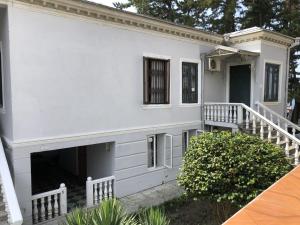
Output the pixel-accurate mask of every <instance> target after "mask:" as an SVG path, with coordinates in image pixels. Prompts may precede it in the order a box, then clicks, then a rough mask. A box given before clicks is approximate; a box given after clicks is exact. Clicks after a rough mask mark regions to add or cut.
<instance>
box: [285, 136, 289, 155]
mask: <svg viewBox="0 0 300 225" xmlns="http://www.w3.org/2000/svg"><path fill="white" fill-rule="evenodd" d="M289 146H290V141H289V139H288V137H285V155H286V156H289Z"/></svg>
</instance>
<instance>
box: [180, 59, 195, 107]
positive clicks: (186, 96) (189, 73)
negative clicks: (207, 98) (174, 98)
mask: <svg viewBox="0 0 300 225" xmlns="http://www.w3.org/2000/svg"><path fill="white" fill-rule="evenodd" d="M182 103H198V64H197V63H186V62H184V63H182Z"/></svg>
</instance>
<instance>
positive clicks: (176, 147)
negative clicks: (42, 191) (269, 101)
mask: <svg viewBox="0 0 300 225" xmlns="http://www.w3.org/2000/svg"><path fill="white" fill-rule="evenodd" d="M200 127H201V122H200V121H194V122H190V123H181V124H180V123H179V124H177V125H172V126H159V127H151V128H148V129H143V130H138V131H134V132H133V131H132V132H129V131H128V132H124V133H119V134H114V135H103V134H99V135H90V136H83V137H71V138H69V139H62V140H60V139H58V140H52V141H49V140H48V141H38V142H31V143H27V144H21V145H15V146H12V147H11V149H10V150H9V151H10V153H9V154H10V155H11V160H12V165H13V171H14V174H13V175H14V182H15V188H16V193H17V197H18V200H19V203H20V207H21V211H22V213H23V216H24V218H25V221H26V223H25V224H30V223H31V207H32V206H31V162H30V154H31V153H34V152H41V151H49V150H56V149H65V148H70V147H75V146H83V145H89V147H91V146H92V148H89V147H88V152H89V151H91V152H92V155H90V157H93V159H92V160H91V158H90V160H91V161H90V162H88V163H90V165H89V168H90V169H91V168H93V169H92V170H93V171H94V174H92V175H94V176H95V178H96V176H102V175H103V174H101V172H100V173H99V171H101V170H104V171H106V172H108V173H109V172H110V171H109V167H110V166H111V165H113V170H112V175H115V177H116V195H117V197H123V196H127V195H130V194H133V193H136V192H139V191H142V190H145V189H148V188H151V187H154V186H157V185H160V184H162V183H165V182H168V181H171V180H174V179H176V176H177V173H178V169H179V167H180V165H181V163H182V132H183V131H186V130H195V129H199V128H200ZM153 134H171V135H173V168H172V169H169V168H166V167H160V168H156V169H149V168H148V167H147V150H148V149H147V136H149V135H153ZM100 143H114V144H112V146H113V147H112V151H113V154H108V155H105V153H103V152H102V153H100V151H103V150H105V149H103V146H105V144H100ZM99 146H102V147H100V148H99ZM99 150H100V151H99ZM113 155H114V157H111V156H113ZM103 157H105V158H103ZM110 157H111V158H110ZM103 159H104V160H105V161H107V162H106V163H105V165H101V163H99V162H103ZM108 173H107V174H108ZM108 175H111V174H108ZM57 186H58V187H59V184H57ZM67 188H68V187H67Z"/></svg>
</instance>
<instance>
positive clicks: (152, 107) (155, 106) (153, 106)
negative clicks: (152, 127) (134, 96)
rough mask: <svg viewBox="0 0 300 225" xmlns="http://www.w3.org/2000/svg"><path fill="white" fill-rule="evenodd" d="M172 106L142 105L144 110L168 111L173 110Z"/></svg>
mask: <svg viewBox="0 0 300 225" xmlns="http://www.w3.org/2000/svg"><path fill="white" fill-rule="evenodd" d="M171 107H172V105H171V104H157V105H155V104H152V105H142V108H143V109H168V108H171Z"/></svg>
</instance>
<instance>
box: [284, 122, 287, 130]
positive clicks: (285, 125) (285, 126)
mask: <svg viewBox="0 0 300 225" xmlns="http://www.w3.org/2000/svg"><path fill="white" fill-rule="evenodd" d="M284 129H285V131H287V130H288V124H287V123H285V124H284Z"/></svg>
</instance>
